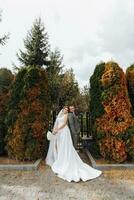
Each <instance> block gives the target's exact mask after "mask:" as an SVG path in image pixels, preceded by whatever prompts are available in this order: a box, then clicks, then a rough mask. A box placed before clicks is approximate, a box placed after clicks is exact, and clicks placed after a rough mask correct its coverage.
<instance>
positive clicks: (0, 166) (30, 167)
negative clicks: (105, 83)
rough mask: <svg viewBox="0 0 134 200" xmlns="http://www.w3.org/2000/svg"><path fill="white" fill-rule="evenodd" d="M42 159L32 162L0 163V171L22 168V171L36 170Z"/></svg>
mask: <svg viewBox="0 0 134 200" xmlns="http://www.w3.org/2000/svg"><path fill="white" fill-rule="evenodd" d="M41 160H42V159H38V160H37V161H35V163H33V164H20V165H19V164H0V171H1V170H22V171H23V170H24V171H29V170H37V169H38V167H39V164H40V162H41Z"/></svg>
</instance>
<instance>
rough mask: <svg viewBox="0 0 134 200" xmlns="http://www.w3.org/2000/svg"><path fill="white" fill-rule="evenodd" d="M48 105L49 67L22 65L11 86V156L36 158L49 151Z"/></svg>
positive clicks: (8, 143)
mask: <svg viewBox="0 0 134 200" xmlns="http://www.w3.org/2000/svg"><path fill="white" fill-rule="evenodd" d="M49 109H50V106H49V95H48V82H47V75H46V71H45V70H44V69H43V68H39V67H36V66H32V67H26V68H22V69H20V71H19V72H18V74H17V75H16V79H15V82H14V85H13V87H12V90H11V99H10V102H9V108H8V115H7V118H6V123H7V126H8V134H7V137H6V142H7V152H8V156H9V157H10V158H15V159H18V160H35V159H38V158H41V157H43V156H45V155H46V152H47V148H48V142H47V139H46V132H47V130H48V126H49V116H50V111H49Z"/></svg>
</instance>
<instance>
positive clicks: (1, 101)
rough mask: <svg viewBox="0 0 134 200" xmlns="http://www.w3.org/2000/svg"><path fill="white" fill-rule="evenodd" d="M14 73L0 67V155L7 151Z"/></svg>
mask: <svg viewBox="0 0 134 200" xmlns="http://www.w3.org/2000/svg"><path fill="white" fill-rule="evenodd" d="M13 79H14V75H13V74H12V72H11V71H10V70H8V69H7V68H0V155H2V154H3V153H4V151H5V149H4V148H5V141H4V139H5V135H6V132H7V129H6V124H5V117H6V115H7V106H8V102H9V97H10V88H11V85H12V83H13Z"/></svg>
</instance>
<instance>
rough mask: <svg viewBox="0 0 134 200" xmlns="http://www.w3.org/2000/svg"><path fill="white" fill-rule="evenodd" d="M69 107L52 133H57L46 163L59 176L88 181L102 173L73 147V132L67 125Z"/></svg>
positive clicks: (65, 178)
mask: <svg viewBox="0 0 134 200" xmlns="http://www.w3.org/2000/svg"><path fill="white" fill-rule="evenodd" d="M67 121H68V108H67V107H64V108H63V109H62V110H61V111H60V112H59V114H58V116H57V118H56V121H55V124H54V128H53V131H52V133H53V134H54V135H55V136H54V137H53V139H52V140H51V141H50V144H49V149H48V153H47V157H46V164H47V165H49V166H51V168H52V170H53V172H54V173H56V174H57V175H58V177H60V178H62V179H64V180H67V181H68V182H71V181H75V182H78V181H80V180H82V181H87V180H90V179H93V178H96V177H98V176H100V175H101V173H102V172H101V171H99V170H96V169H94V168H92V167H90V166H89V165H87V164H86V163H84V162H83V161H82V160H81V158H80V157H79V155H78V153H77V151H76V150H75V148H74V147H73V143H72V138H71V133H70V130H69V128H68V125H67Z"/></svg>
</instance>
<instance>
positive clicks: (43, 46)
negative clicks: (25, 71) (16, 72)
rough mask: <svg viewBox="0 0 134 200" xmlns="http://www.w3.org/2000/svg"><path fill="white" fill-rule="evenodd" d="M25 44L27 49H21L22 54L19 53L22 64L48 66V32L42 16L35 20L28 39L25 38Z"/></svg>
mask: <svg viewBox="0 0 134 200" xmlns="http://www.w3.org/2000/svg"><path fill="white" fill-rule="evenodd" d="M24 46H25V49H26V51H25V52H23V51H22V50H20V54H17V57H18V59H19V61H20V62H21V64H22V65H24V66H32V65H34V66H43V65H46V66H48V64H49V61H48V54H49V44H48V34H47V32H45V27H44V25H43V23H42V21H41V18H39V19H36V20H35V22H34V24H33V27H32V28H31V31H29V32H28V35H27V37H26V39H24Z"/></svg>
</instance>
